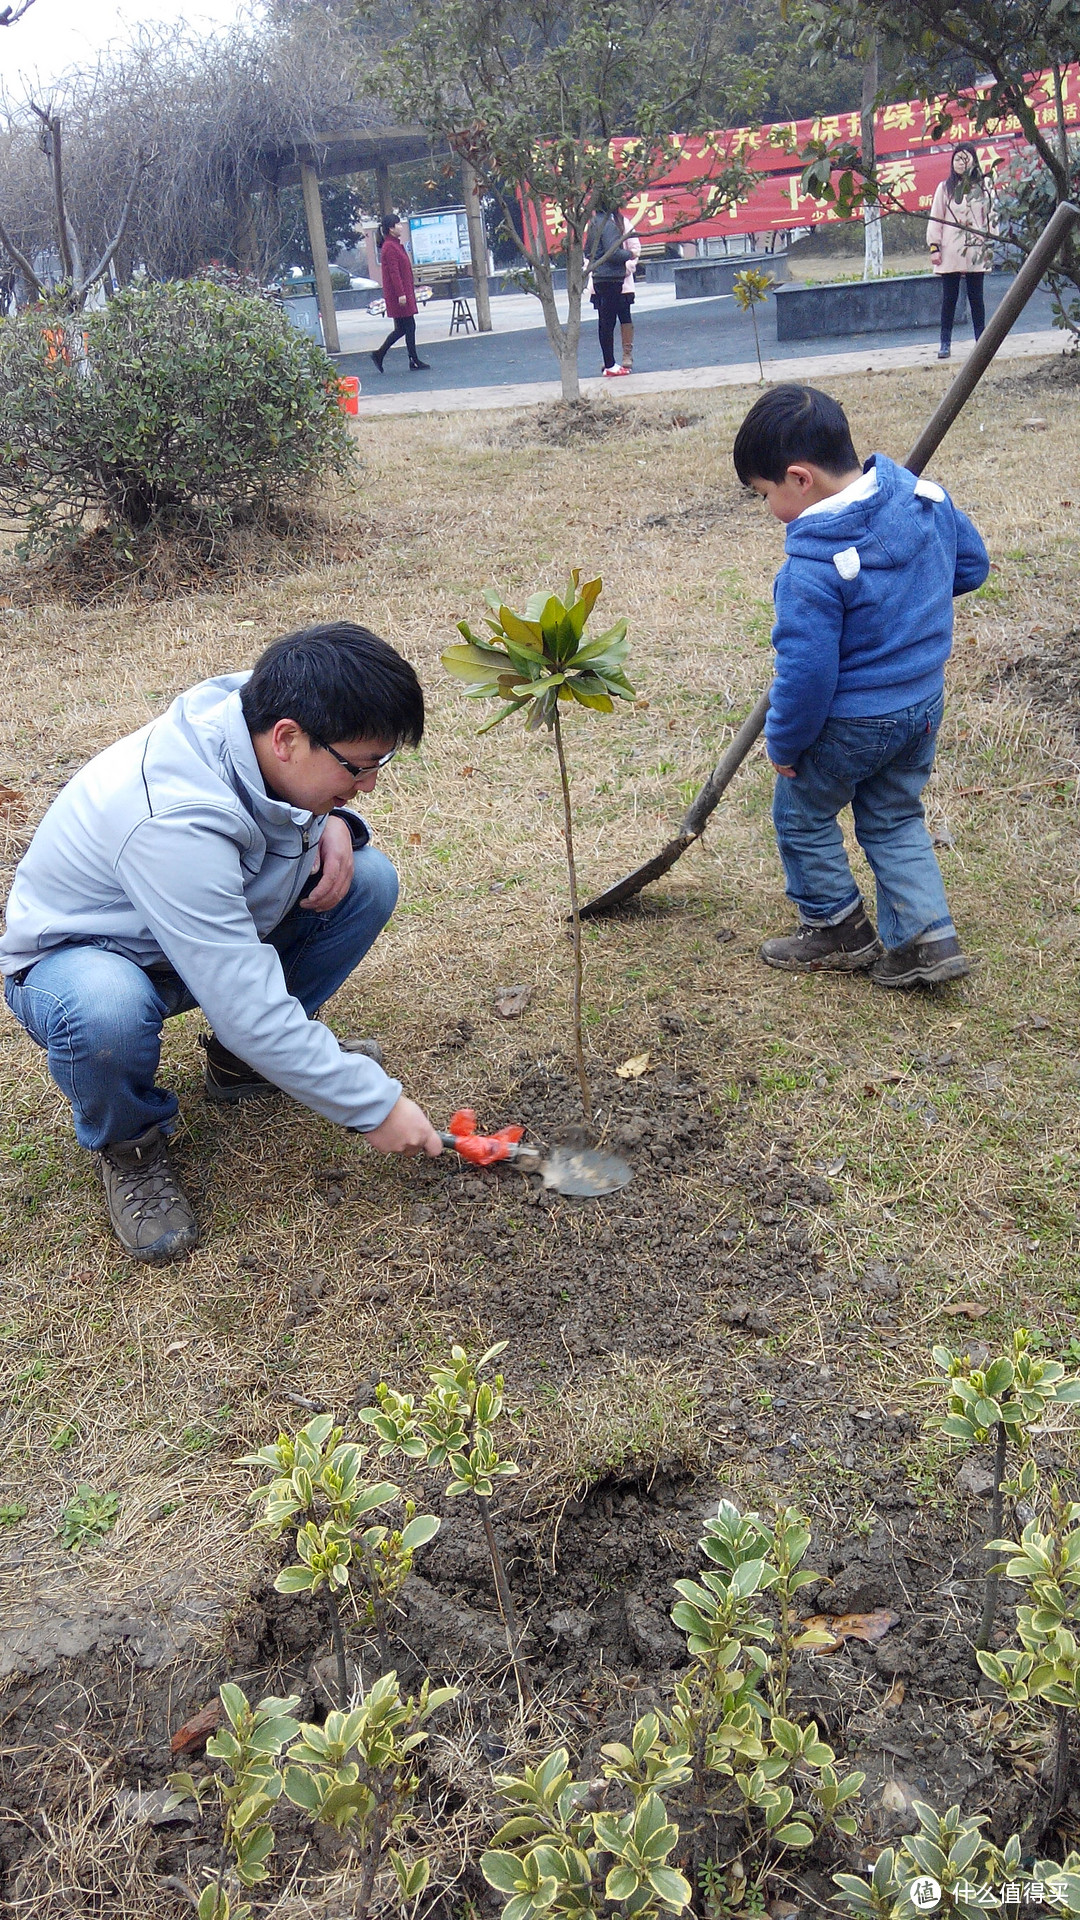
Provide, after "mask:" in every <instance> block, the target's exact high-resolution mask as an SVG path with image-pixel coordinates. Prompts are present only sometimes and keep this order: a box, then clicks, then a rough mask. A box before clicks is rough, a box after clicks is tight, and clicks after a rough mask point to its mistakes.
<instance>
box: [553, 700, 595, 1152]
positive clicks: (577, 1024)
mask: <svg viewBox="0 0 1080 1920" xmlns="http://www.w3.org/2000/svg"><path fill="white" fill-rule="evenodd" d="M554 733H555V751H556V753H557V754H558V756H559V780H560V783H561V785H562V801H563V838H564V840H565V841H566V869H567V872H568V874H569V876H570V918H571V922H572V926H573V939H574V1050H575V1053H576V1056H577V1076H578V1086H579V1088H580V1089H581V1106H582V1111H583V1113H584V1115H585V1118H586V1120H589V1121H591V1120H592V1117H593V1104H592V1089H591V1087H590V1086H589V1075H588V1072H587V1071H586V1067H585V1045H584V1041H583V1039H582V1032H581V973H582V959H581V915H580V913H579V912H578V890H577V866H576V865H575V862H574V827H573V816H572V813H571V808H570V777H569V775H568V773H567V771H566V755H565V753H564V752H563V742H562V725H561V723H560V720H559V709H558V706H557V705H556V708H555V724H554Z"/></svg>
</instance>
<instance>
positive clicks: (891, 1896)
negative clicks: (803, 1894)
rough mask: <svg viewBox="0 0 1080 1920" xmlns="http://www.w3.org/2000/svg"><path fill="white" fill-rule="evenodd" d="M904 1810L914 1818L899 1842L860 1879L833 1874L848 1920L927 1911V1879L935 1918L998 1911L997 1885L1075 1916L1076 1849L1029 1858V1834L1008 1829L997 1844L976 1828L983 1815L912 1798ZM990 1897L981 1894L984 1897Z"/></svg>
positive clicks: (1079, 1864) (959, 1919) (973, 1919)
mask: <svg viewBox="0 0 1080 1920" xmlns="http://www.w3.org/2000/svg"><path fill="white" fill-rule="evenodd" d="M912 1812H913V1813H914V1815H915V1818H916V1820H917V1821H918V1827H917V1829H916V1831H915V1832H914V1833H909V1834H906V1835H905V1837H904V1839H903V1840H901V1842H900V1845H899V1847H883V1848H882V1849H881V1852H880V1853H879V1854H878V1856H877V1859H876V1860H875V1862H874V1870H873V1873H872V1874H871V1876H870V1878H869V1879H868V1880H864V1879H863V1878H862V1877H861V1875H859V1874H857V1873H834V1874H833V1879H834V1881H835V1882H836V1885H837V1886H838V1887H839V1888H840V1891H841V1893H842V1894H843V1897H844V1905H845V1906H846V1907H847V1908H848V1910H849V1912H851V1913H853V1914H854V1915H855V1916H856V1920H918V1915H919V1914H920V1913H922V1912H925V1911H926V1910H927V1908H926V1901H927V1898H928V1897H931V1898H933V1897H934V1890H933V1889H930V1890H927V1888H926V1881H927V1880H928V1879H930V1880H933V1881H936V1882H937V1888H938V1890H939V1891H938V1893H937V1897H936V1898H934V1906H933V1911H934V1914H935V1916H936V1920H979V1915H980V1914H984V1913H985V1912H986V1910H987V1906H993V1907H994V1908H995V1909H996V1910H999V1911H1002V1912H1004V1911H1005V1909H1006V1899H1005V1897H1004V1890H1005V1888H1006V1887H1008V1886H1012V1887H1015V1888H1016V1894H1015V1899H1014V1901H1010V1902H1009V1904H1010V1905H1012V1904H1015V1905H1017V1906H1018V1905H1019V1904H1020V1901H1021V1898H1022V1893H1021V1889H1033V1891H1031V1892H1030V1893H1025V1894H1024V1895H1023V1897H1026V1898H1029V1899H1032V1900H1037V1901H1039V1902H1040V1903H1041V1905H1042V1906H1043V1907H1049V1908H1050V1910H1051V1911H1052V1912H1055V1913H1059V1914H1074V1913H1080V1853H1069V1854H1068V1855H1066V1858H1065V1860H1064V1863H1059V1862H1058V1861H1056V1860H1038V1859H1036V1860H1033V1859H1032V1857H1031V1843H1030V1837H1029V1836H1028V1835H1026V1834H1025V1835H1024V1836H1023V1837H1021V1835H1020V1834H1018V1833H1014V1834H1011V1835H1010V1837H1009V1839H1008V1840H1007V1841H1006V1842H1005V1845H1004V1846H1003V1847H998V1846H995V1845H994V1843H993V1841H991V1840H988V1839H987V1838H986V1836H985V1834H984V1833H983V1832H982V1829H983V1827H984V1826H985V1825H986V1823H987V1820H988V1818H989V1815H988V1814H985V1813H977V1814H969V1815H966V1816H965V1815H964V1814H962V1813H961V1811H960V1808H959V1807H950V1808H949V1810H948V1812H947V1813H943V1814H938V1813H935V1811H934V1809H933V1807H929V1806H927V1805H926V1804H925V1803H924V1802H922V1801H919V1800H916V1801H914V1802H913V1803H912ZM988 1894H989V1895H991V1896H992V1897H991V1898H990V1899H987V1895H988Z"/></svg>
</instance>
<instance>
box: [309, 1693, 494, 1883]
mask: <svg viewBox="0 0 1080 1920" xmlns="http://www.w3.org/2000/svg"><path fill="white" fill-rule="evenodd" d="M457 1694H458V1689H457V1688H456V1687H429V1686H428V1683H427V1681H425V1682H424V1685H423V1687H422V1688H421V1691H420V1693H419V1695H418V1697H417V1698H416V1699H415V1700H414V1699H402V1697H401V1691H400V1688H399V1686H398V1677H397V1674H396V1673H384V1674H382V1675H380V1677H379V1679H378V1680H376V1681H375V1683H374V1685H373V1686H372V1687H370V1688H369V1689H368V1692H367V1693H366V1694H365V1695H364V1697H363V1699H362V1700H361V1702H360V1704H359V1706H357V1707H354V1708H353V1709H352V1711H351V1712H349V1713H330V1714H328V1715H327V1718H326V1721H325V1724H324V1725H323V1726H321V1727H318V1726H310V1725H304V1726H302V1727H300V1728H299V1729H298V1737H297V1739H296V1741H295V1743H294V1745H292V1746H291V1747H290V1748H289V1751H288V1755H287V1762H286V1765H285V1768H284V1772H283V1785H284V1790H285V1796H286V1798H287V1799H289V1800H291V1801H292V1803H293V1805H294V1806H296V1807H300V1808H301V1809H302V1811H303V1812H305V1813H309V1814H310V1815H311V1816H312V1818H313V1819H315V1820H317V1821H319V1822H320V1823H321V1824H322V1825H324V1826H328V1827H332V1828H333V1830H334V1832H335V1833H340V1834H348V1835H349V1837H350V1839H351V1840H352V1841H353V1842H354V1844H355V1845H356V1846H357V1847H358V1848H359V1849H360V1852H361V1855H362V1858H363V1867H362V1869H361V1877H360V1888H359V1891H358V1893H357V1895H356V1898H355V1901H354V1903H353V1906H352V1908H351V1909H350V1911H351V1912H352V1913H353V1914H354V1915H355V1916H356V1920H365V1916H366V1915H367V1912H368V1909H369V1907H370V1905H371V1896H372V1893H373V1891H374V1887H375V1876H376V1874H377V1873H378V1870H379V1866H380V1864H381V1862H382V1858H383V1854H384V1851H385V1850H386V1846H387V1842H388V1840H389V1839H390V1838H391V1836H392V1834H393V1832H394V1829H395V1827H396V1826H397V1825H399V1823H400V1821H401V1819H402V1817H403V1815H404V1813H405V1811H406V1809H407V1807H408V1805H409V1802H410V1800H411V1799H412V1797H413V1795H414V1794H415V1792H416V1789H417V1786H418V1784H419V1781H418V1777H417V1774H416V1771H415V1757H416V1752H417V1749H418V1748H419V1747H421V1746H422V1745H423V1744H424V1742H425V1740H426V1739H427V1732H426V1722H427V1721H428V1720H429V1719H430V1717H431V1715H432V1714H433V1713H434V1712H436V1710H437V1709H438V1708H439V1707H441V1706H445V1705H446V1703H447V1702H448V1701H450V1700H455V1699H456V1698H457ZM390 1864H391V1866H392V1868H393V1871H394V1878H395V1880H396V1881H397V1886H398V1892H399V1894H400V1895H401V1897H402V1901H403V1903H404V1902H408V1901H415V1900H417V1899H418V1898H419V1896H420V1895H421V1893H422V1892H423V1890H424V1888H425V1886H426V1885H427V1882H428V1878H429V1876H430V1872H431V1864H430V1861H428V1860H427V1859H425V1858H420V1859H418V1860H414V1861H413V1862H412V1863H411V1864H410V1865H408V1866H406V1864H405V1862H404V1860H402V1858H401V1856H400V1854H396V1853H394V1852H393V1851H392V1850H391V1853H390Z"/></svg>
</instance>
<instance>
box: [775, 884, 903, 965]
mask: <svg viewBox="0 0 1080 1920" xmlns="http://www.w3.org/2000/svg"><path fill="white" fill-rule="evenodd" d="M758 951H759V952H760V954H761V958H762V959H763V960H764V962H765V964H766V966H769V967H781V968H783V970H784V972H785V973H860V972H861V971H862V969H863V968H864V967H870V966H873V964H874V961H875V960H877V959H879V958H880V956H881V952H882V946H881V941H880V940H879V939H878V937H877V934H876V933H875V932H874V929H873V927H872V926H871V924H870V921H869V920H868V919H867V917H866V909H865V907H864V906H863V904H862V902H861V901H860V902H859V905H858V906H857V907H853V908H852V910H851V912H850V913H849V914H848V917H847V919H846V920H841V921H840V922H839V924H838V925H837V926H835V927H808V926H805V925H804V926H800V927H797V928H796V930H795V932H794V933H789V934H782V935H780V936H779V937H778V938H777V939H775V940H766V941H765V942H764V944H763V945H762V946H761V947H760V948H759V949H758Z"/></svg>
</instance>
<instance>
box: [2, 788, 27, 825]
mask: <svg viewBox="0 0 1080 1920" xmlns="http://www.w3.org/2000/svg"><path fill="white" fill-rule="evenodd" d="M0 813H9V814H10V815H11V819H12V823H13V824H14V825H16V826H18V825H21V823H22V822H23V821H24V820H25V819H26V795H25V793H18V792H16V790H15V788H14V787H0Z"/></svg>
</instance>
